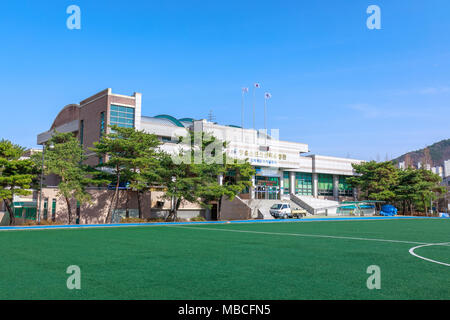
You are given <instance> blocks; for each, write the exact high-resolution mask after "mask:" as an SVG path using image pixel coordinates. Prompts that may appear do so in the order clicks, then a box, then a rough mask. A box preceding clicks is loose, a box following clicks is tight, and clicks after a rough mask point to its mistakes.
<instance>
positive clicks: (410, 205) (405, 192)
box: [394, 167, 420, 215]
mask: <svg viewBox="0 0 450 320" xmlns="http://www.w3.org/2000/svg"><path fill="white" fill-rule="evenodd" d="M398 175H399V181H398V184H397V186H395V190H394V192H395V197H396V201H397V202H398V203H399V204H400V206H401V207H402V212H403V215H405V214H406V212H409V213H410V214H413V211H414V204H415V196H416V194H417V192H418V191H419V186H418V184H419V181H420V177H419V175H418V174H417V170H415V169H413V168H412V167H407V168H406V169H405V170H399V174H398Z"/></svg>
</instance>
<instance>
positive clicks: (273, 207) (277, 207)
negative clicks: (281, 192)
mask: <svg viewBox="0 0 450 320" xmlns="http://www.w3.org/2000/svg"><path fill="white" fill-rule="evenodd" d="M281 206H282V204H281V203H278V204H274V205H273V206H272V207H270V209H281Z"/></svg>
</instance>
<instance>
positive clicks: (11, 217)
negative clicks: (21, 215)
mask: <svg viewBox="0 0 450 320" xmlns="http://www.w3.org/2000/svg"><path fill="white" fill-rule="evenodd" d="M3 203H4V204H5V207H6V210H8V213H9V225H10V226H13V225H15V224H16V217H15V216H14V211H13V210H12V208H11V204H10V203H9V199H3Z"/></svg>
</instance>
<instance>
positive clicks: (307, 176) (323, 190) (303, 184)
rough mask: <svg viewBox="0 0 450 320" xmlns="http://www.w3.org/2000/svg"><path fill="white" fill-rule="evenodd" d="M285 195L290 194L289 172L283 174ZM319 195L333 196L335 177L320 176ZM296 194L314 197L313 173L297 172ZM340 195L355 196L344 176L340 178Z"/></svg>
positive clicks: (328, 175)
mask: <svg viewBox="0 0 450 320" xmlns="http://www.w3.org/2000/svg"><path fill="white" fill-rule="evenodd" d="M283 183H284V190H283V193H284V194H289V186H290V178H289V172H284V173H283ZM317 193H318V195H320V196H332V195H333V175H330V174H319V175H318V183H317ZM295 194H298V195H304V196H312V195H313V182H312V174H311V173H303V172H296V173H295ZM339 195H341V196H353V188H352V187H351V186H350V185H349V184H348V183H347V179H346V177H344V176H339Z"/></svg>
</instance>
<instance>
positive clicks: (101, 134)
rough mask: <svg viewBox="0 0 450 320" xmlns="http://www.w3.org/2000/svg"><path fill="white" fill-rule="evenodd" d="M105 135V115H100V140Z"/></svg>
mask: <svg viewBox="0 0 450 320" xmlns="http://www.w3.org/2000/svg"><path fill="white" fill-rule="evenodd" d="M104 134H105V113H104V112H102V113H100V138H101V137H103V135H104Z"/></svg>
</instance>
